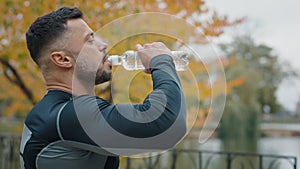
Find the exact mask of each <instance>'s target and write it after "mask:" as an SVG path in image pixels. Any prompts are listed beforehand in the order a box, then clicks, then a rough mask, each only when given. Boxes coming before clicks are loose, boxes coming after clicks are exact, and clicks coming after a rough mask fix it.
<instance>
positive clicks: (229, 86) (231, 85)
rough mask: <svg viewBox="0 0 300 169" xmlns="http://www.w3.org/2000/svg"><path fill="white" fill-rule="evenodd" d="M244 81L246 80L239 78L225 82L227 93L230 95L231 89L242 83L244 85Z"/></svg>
mask: <svg viewBox="0 0 300 169" xmlns="http://www.w3.org/2000/svg"><path fill="white" fill-rule="evenodd" d="M245 81H246V78H244V77H239V78H236V79H233V80H230V81H228V82H227V93H230V91H231V89H232V88H234V87H237V86H240V85H242V84H243V83H245Z"/></svg>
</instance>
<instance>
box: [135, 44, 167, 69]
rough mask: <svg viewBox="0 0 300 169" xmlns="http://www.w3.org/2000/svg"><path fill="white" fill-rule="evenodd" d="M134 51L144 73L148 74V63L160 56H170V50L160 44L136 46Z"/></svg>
mask: <svg viewBox="0 0 300 169" xmlns="http://www.w3.org/2000/svg"><path fill="white" fill-rule="evenodd" d="M135 47H136V51H137V54H138V56H139V57H140V58H141V61H142V63H143V65H144V67H145V73H150V69H149V67H150V61H151V60H152V58H154V57H155V56H158V55H161V54H167V55H170V56H172V54H171V50H170V49H169V48H167V47H166V45H165V44H164V43H162V42H153V43H151V44H148V43H147V44H144V46H142V45H140V44H137V45H136V46H135Z"/></svg>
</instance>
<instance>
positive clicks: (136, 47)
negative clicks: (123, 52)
mask: <svg viewBox="0 0 300 169" xmlns="http://www.w3.org/2000/svg"><path fill="white" fill-rule="evenodd" d="M135 49H136V50H137V51H138V50H141V49H143V47H142V45H141V44H136V45H135Z"/></svg>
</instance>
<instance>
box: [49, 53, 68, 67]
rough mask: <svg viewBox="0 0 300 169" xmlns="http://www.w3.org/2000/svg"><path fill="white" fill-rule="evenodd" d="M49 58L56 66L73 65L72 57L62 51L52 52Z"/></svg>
mask: <svg viewBox="0 0 300 169" xmlns="http://www.w3.org/2000/svg"><path fill="white" fill-rule="evenodd" d="M50 59H51V61H52V62H53V63H54V64H55V65H56V66H58V67H61V68H71V67H72V66H73V62H72V60H73V57H72V56H70V55H68V54H66V53H65V52H63V51H56V52H52V53H51V55H50Z"/></svg>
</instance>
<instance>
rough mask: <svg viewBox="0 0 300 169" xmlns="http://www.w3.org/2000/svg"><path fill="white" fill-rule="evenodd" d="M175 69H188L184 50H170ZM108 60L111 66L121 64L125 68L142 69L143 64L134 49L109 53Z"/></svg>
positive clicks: (186, 54)
mask: <svg viewBox="0 0 300 169" xmlns="http://www.w3.org/2000/svg"><path fill="white" fill-rule="evenodd" d="M171 53H172V55H173V56H172V57H173V60H174V64H175V68H176V70H177V71H185V70H187V69H188V64H189V60H188V58H189V54H188V53H187V52H184V51H171ZM108 60H109V61H110V62H111V64H112V65H113V66H115V65H122V66H123V67H124V68H125V69H126V70H143V69H145V68H144V65H143V64H142V61H141V59H140V58H139V56H138V55H137V52H136V51H133V50H129V51H126V52H125V53H124V54H123V55H121V56H120V55H111V56H110V57H109V58H108Z"/></svg>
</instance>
